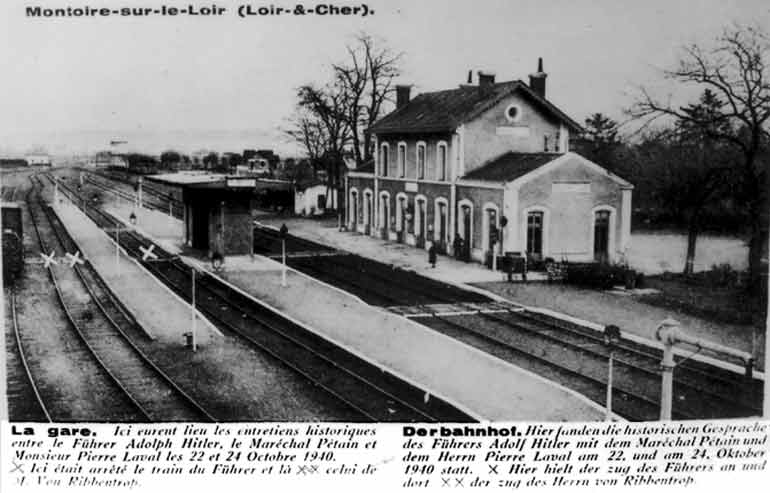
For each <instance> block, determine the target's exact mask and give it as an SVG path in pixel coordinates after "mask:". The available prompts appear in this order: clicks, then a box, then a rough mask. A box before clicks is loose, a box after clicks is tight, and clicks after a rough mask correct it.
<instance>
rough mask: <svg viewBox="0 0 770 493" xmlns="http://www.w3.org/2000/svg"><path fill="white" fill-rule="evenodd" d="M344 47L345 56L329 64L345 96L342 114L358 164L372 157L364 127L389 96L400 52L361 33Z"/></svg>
mask: <svg viewBox="0 0 770 493" xmlns="http://www.w3.org/2000/svg"><path fill="white" fill-rule="evenodd" d="M346 49H347V53H348V58H347V60H346V61H345V62H343V63H339V64H335V65H333V68H334V73H335V78H336V79H337V81H338V82H339V83H340V85H341V87H342V89H343V92H344V94H345V97H346V98H347V107H346V109H347V111H346V115H345V118H346V119H347V124H348V126H349V127H350V130H351V141H352V148H353V149H352V150H353V153H354V155H355V158H356V163H357V164H358V165H360V164H362V163H364V162H366V161H369V160H370V159H372V152H373V147H372V137H371V135H370V134H369V133H368V132H366V129H367V128H369V127H370V126H371V125H373V124H374V122H375V121H377V120H378V119H379V118H380V117H381V116H382V113H383V105H384V104H385V102H387V101H390V100H392V99H393V94H394V93H395V90H396V88H395V86H394V84H393V82H394V79H395V78H396V77H398V76H399V75H400V73H401V72H400V69H399V63H400V62H401V58H402V57H403V54H402V53H394V52H393V51H392V50H391V49H390V48H388V47H387V46H386V45H385V44H384V42H383V41H381V40H376V39H375V38H373V37H371V36H369V35H367V34H364V33H361V34H359V35H358V36H357V37H356V40H355V42H354V43H353V44H352V45H348V46H347V48H346Z"/></svg>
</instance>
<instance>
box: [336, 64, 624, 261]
mask: <svg viewBox="0 0 770 493" xmlns="http://www.w3.org/2000/svg"><path fill="white" fill-rule="evenodd" d="M368 131H369V132H371V134H372V136H373V141H374V143H375V146H376V152H375V157H374V160H373V161H372V162H370V163H368V164H367V165H365V166H364V167H362V168H359V169H357V170H354V171H351V172H349V173H348V177H347V180H346V184H345V186H346V191H345V193H346V197H347V201H346V204H347V205H346V211H345V212H346V225H347V227H348V228H349V229H350V230H351V231H355V232H358V233H362V234H367V235H371V236H374V237H379V238H382V239H388V240H393V241H399V242H402V243H406V244H409V245H413V246H416V247H419V248H424V247H426V246H427V243H428V241H431V242H433V243H434V244H435V245H436V246H437V249H438V251H439V252H440V253H446V254H451V255H455V256H457V257H458V258H462V259H464V260H466V261H471V260H475V261H480V262H485V261H487V260H488V259H489V258H490V257H491V254H492V253H493V251H494V254H496V255H502V254H506V253H518V254H520V255H526V256H527V257H528V258H529V259H531V260H536V261H539V260H543V259H546V258H549V257H550V258H553V259H554V260H556V261H561V260H568V261H615V260H617V259H619V258H620V256H621V254H623V253H624V252H625V250H626V249H627V248H628V246H629V241H630V228H631V193H632V190H633V186H632V185H631V184H630V183H628V182H627V181H625V180H624V179H622V178H621V177H619V176H616V175H614V174H612V173H610V172H608V171H607V170H605V169H604V168H602V167H601V166H599V165H598V164H596V163H593V162H591V161H590V160H588V159H586V158H584V157H582V156H580V155H578V154H576V153H574V152H570V150H569V141H570V135H571V134H576V133H579V132H582V128H581V126H580V125H579V124H578V123H576V122H575V121H574V120H572V119H571V118H570V117H569V116H567V115H566V114H565V113H564V112H562V111H561V110H560V109H559V108H557V107H556V106H555V105H553V104H552V103H551V102H549V101H548V100H547V99H546V74H545V73H544V72H543V67H542V59H541V60H540V61H539V67H538V71H537V72H536V73H533V74H531V75H530V79H529V84H526V83H524V82H523V81H521V80H513V81H508V82H496V81H495V76H494V75H492V74H487V73H484V72H479V73H478V83H477V85H470V84H468V85H461V86H460V87H459V88H457V89H449V90H444V91H437V92H428V93H423V94H420V95H418V96H417V97H415V98H413V99H410V87H409V86H398V87H397V95H396V109H395V110H394V111H393V112H391V113H390V114H388V115H386V116H385V117H383V118H382V119H380V120H379V121H378V122H376V123H375V124H374V125H373V126H372V127H370V128H369V129H368Z"/></svg>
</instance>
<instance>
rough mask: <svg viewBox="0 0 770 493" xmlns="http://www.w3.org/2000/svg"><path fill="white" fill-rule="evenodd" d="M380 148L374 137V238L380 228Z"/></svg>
mask: <svg viewBox="0 0 770 493" xmlns="http://www.w3.org/2000/svg"><path fill="white" fill-rule="evenodd" d="M379 155H380V152H379V148H378V147H377V135H375V136H374V155H373V156H372V158H373V159H374V197H372V206H373V207H374V221H372V222H373V224H372V230H373V231H372V236H375V237H376V236H377V231H378V230H379V228H380V227H381V226H380V181H379V180H378V179H377V169H378V168H377V165H378V163H379Z"/></svg>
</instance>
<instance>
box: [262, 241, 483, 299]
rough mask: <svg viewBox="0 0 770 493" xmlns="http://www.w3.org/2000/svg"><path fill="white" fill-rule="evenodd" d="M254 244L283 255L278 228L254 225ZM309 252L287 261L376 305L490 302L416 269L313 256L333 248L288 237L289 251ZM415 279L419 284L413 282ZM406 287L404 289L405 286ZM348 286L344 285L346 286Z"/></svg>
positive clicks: (347, 256) (353, 257) (344, 257)
mask: <svg viewBox="0 0 770 493" xmlns="http://www.w3.org/2000/svg"><path fill="white" fill-rule="evenodd" d="M255 237H258V238H259V239H257V240H256V241H255V245H257V247H258V252H259V253H269V254H270V256H278V255H279V254H280V248H281V244H280V237H279V233H278V232H277V231H274V230H272V229H268V228H259V227H258V228H255ZM292 251H298V252H308V253H309V254H308V255H303V256H297V257H289V258H288V259H287V263H288V264H289V265H290V266H291V267H293V268H296V269H297V270H300V271H303V272H306V273H308V274H310V275H314V276H318V277H321V278H322V279H323V278H326V279H328V280H330V281H332V282H331V283H332V284H340V283H342V284H344V285H346V286H347V290H348V291H350V292H352V293H353V294H356V295H357V296H359V297H360V298H362V299H363V300H364V301H366V302H367V303H370V304H373V305H383V306H393V305H409V304H415V305H423V304H434V303H460V302H469V303H474V302H489V301H491V300H490V299H489V298H488V297H486V296H484V295H482V294H479V293H474V292H470V291H468V290H464V289H460V288H457V287H455V286H451V285H449V284H445V283H442V282H439V281H435V280H433V279H429V278H426V277H423V276H420V275H419V274H416V273H414V272H411V271H408V270H405V269H401V268H399V267H393V266H389V265H385V264H382V263H379V262H375V261H372V260H369V259H366V258H364V257H361V256H359V255H354V254H348V253H340V254H339V255H323V256H314V255H313V253H314V252H327V251H331V249H330V248H328V247H326V246H323V245H319V244H317V243H314V242H312V241H310V240H306V239H304V238H299V237H296V236H291V235H290V236H289V237H288V238H287V252H292ZM394 280H402V282H401V283H400V284H399V286H398V288H399V289H393V281H394ZM412 281H414V282H416V284H414V285H413V284H412ZM402 288H403V289H402ZM343 289H345V288H343Z"/></svg>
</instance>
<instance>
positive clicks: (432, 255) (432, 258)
mask: <svg viewBox="0 0 770 493" xmlns="http://www.w3.org/2000/svg"><path fill="white" fill-rule="evenodd" d="M428 263H429V264H430V266H431V268H433V269H435V268H436V244H435V243H434V242H432V241H431V242H430V245H429V246H428Z"/></svg>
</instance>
